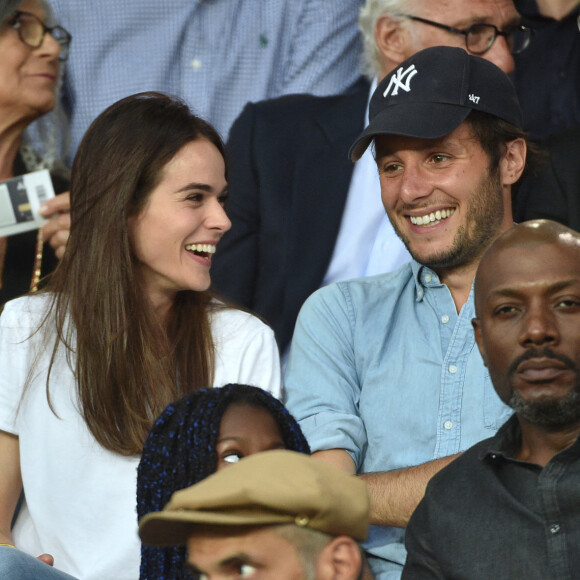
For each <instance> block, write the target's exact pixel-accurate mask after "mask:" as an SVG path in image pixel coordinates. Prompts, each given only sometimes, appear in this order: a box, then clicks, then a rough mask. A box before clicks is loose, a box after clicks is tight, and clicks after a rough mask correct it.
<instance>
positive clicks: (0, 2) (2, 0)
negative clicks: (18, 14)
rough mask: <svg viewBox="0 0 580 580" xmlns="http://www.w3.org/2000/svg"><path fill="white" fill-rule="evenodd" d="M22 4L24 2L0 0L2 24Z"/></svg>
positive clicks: (20, 0)
mask: <svg viewBox="0 0 580 580" xmlns="http://www.w3.org/2000/svg"><path fill="white" fill-rule="evenodd" d="M21 4H22V0H0V22H1V23H2V24H4V22H5V21H6V20H8V18H9V17H10V16H12V14H14V12H15V11H16V10H17V9H18V7H19V6H20V5H21Z"/></svg>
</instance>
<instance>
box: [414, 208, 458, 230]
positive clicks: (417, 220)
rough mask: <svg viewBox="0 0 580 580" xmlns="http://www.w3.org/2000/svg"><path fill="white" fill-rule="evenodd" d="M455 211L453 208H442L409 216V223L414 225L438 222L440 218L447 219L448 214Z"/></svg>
mask: <svg viewBox="0 0 580 580" xmlns="http://www.w3.org/2000/svg"><path fill="white" fill-rule="evenodd" d="M454 213H455V209H442V210H437V211H436V212H432V213H428V214H426V215H424V216H417V217H415V216H409V219H410V220H411V223H412V224H414V225H416V226H425V225H431V224H434V223H439V222H440V221H442V220H445V219H447V218H448V217H449V216H451V215H453V214H454Z"/></svg>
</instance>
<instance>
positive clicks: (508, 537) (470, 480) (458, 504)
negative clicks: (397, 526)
mask: <svg viewBox="0 0 580 580" xmlns="http://www.w3.org/2000/svg"><path fill="white" fill-rule="evenodd" d="M520 441H521V432H520V427H519V423H518V420H517V418H516V417H515V416H513V417H512V418H510V419H509V420H508V421H507V423H505V424H504V425H503V427H502V428H501V429H500V430H499V431H498V432H497V434H496V435H495V436H494V437H492V438H491V439H486V440H485V441H482V442H481V443H478V444H477V445H474V446H473V447H471V448H470V449H469V450H468V451H466V452H465V453H464V454H463V455H462V456H461V457H459V458H458V459H456V460H455V461H453V463H451V464H450V465H449V466H447V467H446V468H445V469H443V470H442V471H441V472H440V473H438V474H437V475H436V476H435V477H434V478H433V479H432V480H431V482H430V483H429V485H428V486H427V491H426V494H425V497H424V499H423V500H422V501H421V503H420V504H419V506H418V507H417V509H416V510H415V512H414V513H413V516H412V517H411V520H410V522H409V525H408V527H407V533H406V540H405V544H406V547H407V550H408V556H407V563H406V565H405V569H404V571H403V580H410V579H413V580H414V579H423V578H444V579H446V580H451V579H454V578H455V579H460V578H461V579H472V580H477V579H481V580H490V579H494V580H501V579H506V580H508V579H509V580H516V579H517V580H519V579H522V578H525V579H526V580H535V579H537V580H546V579H550V580H556V579H573V578H580V438H579V439H577V440H576V442H575V443H574V445H572V446H571V447H569V448H568V449H565V450H564V451H562V452H560V453H558V454H557V455H556V456H555V457H553V458H552V459H551V460H550V462H549V463H548V464H547V465H546V466H545V467H544V468H542V467H540V466H539V465H535V464H531V463H526V462H524V461H518V460H516V459H513V456H514V455H515V453H516V452H517V450H518V449H519V448H520Z"/></svg>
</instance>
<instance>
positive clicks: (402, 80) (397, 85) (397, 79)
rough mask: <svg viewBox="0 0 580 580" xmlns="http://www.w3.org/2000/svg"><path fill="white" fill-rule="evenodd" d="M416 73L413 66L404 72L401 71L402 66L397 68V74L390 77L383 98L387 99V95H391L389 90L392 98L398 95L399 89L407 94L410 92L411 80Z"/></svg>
mask: <svg viewBox="0 0 580 580" xmlns="http://www.w3.org/2000/svg"><path fill="white" fill-rule="evenodd" d="M417 72H418V71H417V69H416V68H415V65H414V64H412V65H411V66H410V67H409V68H407V69H406V70H403V67H402V66H401V67H399V69H398V70H397V72H396V73H395V74H394V75H393V76H392V77H391V80H390V81H389V86H388V87H387V88H386V89H385V92H384V93H383V97H387V96H388V95H389V93H391V89H393V92H392V93H391V95H393V96H395V95H398V94H399V89H403V90H404V91H406V92H407V93H408V92H409V91H410V90H411V87H410V83H411V79H412V78H413V77H414V76H415V75H416V74H417Z"/></svg>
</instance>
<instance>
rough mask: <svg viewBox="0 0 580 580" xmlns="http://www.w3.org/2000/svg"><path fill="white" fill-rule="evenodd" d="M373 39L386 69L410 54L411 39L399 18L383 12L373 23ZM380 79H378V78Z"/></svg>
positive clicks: (394, 65) (397, 63)
mask: <svg viewBox="0 0 580 580" xmlns="http://www.w3.org/2000/svg"><path fill="white" fill-rule="evenodd" d="M375 40H376V43H377V46H378V48H379V51H380V53H381V55H382V57H381V60H382V61H383V62H384V63H385V65H384V66H383V69H384V71H385V72H386V71H388V70H390V69H392V68H394V67H396V66H397V65H399V64H401V63H402V62H403V61H404V60H406V59H407V58H409V56H411V49H412V39H411V35H410V33H409V31H408V30H407V28H406V27H405V26H403V23H402V21H401V20H398V19H396V18H393V17H392V16H389V15H388V14H384V15H383V16H380V17H379V18H378V19H377V23H376V24H375ZM379 80H380V79H379Z"/></svg>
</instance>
